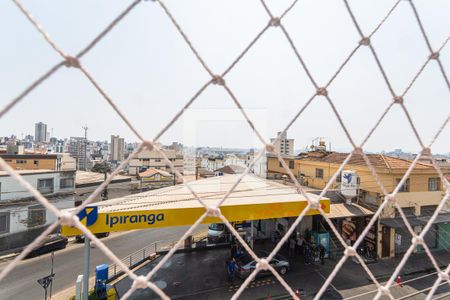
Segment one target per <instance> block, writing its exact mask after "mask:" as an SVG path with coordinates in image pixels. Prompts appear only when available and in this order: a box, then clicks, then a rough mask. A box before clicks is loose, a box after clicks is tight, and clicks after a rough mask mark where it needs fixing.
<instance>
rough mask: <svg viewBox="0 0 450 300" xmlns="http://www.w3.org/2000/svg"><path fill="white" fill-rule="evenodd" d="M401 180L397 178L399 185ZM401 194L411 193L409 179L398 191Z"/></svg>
mask: <svg viewBox="0 0 450 300" xmlns="http://www.w3.org/2000/svg"><path fill="white" fill-rule="evenodd" d="M400 181H401V179H400V178H397V185H398V184H399V183H400ZM398 191H399V192H402V193H404V192H409V178H408V179H406V181H405V183H404V184H403V185H402V186H401V187H400V189H399V190H398Z"/></svg>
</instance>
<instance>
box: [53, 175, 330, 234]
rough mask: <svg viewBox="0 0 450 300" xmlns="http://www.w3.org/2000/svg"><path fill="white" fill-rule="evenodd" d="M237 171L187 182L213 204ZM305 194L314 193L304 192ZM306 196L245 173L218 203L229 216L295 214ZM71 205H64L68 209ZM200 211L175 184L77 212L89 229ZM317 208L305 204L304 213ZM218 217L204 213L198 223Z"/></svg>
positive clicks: (176, 220) (121, 227) (160, 222)
mask: <svg viewBox="0 0 450 300" xmlns="http://www.w3.org/2000/svg"><path fill="white" fill-rule="evenodd" d="M238 176H239V175H225V176H217V177H211V178H208V179H201V180H197V181H193V182H190V183H189V185H190V186H191V187H192V189H193V190H194V191H195V192H196V193H197V195H198V196H199V197H200V198H201V199H202V200H203V201H204V202H206V203H207V204H208V205H212V206H213V205H217V204H218V203H219V201H220V200H221V199H222V198H223V197H224V195H225V194H226V193H227V192H228V190H229V189H230V188H231V187H232V185H233V184H234V183H235V182H236V181H237V179H238ZM307 195H308V197H309V198H310V199H317V198H318V195H315V194H310V193H307ZM320 203H321V206H322V209H323V210H324V211H325V212H326V213H329V212H330V200H329V199H326V198H322V199H321V200H320ZM306 205H307V200H306V199H305V197H304V196H302V195H301V194H298V193H297V191H296V189H295V188H294V187H292V186H288V185H283V184H280V183H277V182H274V181H270V180H266V179H262V178H260V177H256V176H252V175H248V176H246V177H245V178H244V179H243V180H242V181H241V182H240V183H239V184H238V186H237V187H236V188H235V190H234V191H233V192H232V193H231V194H230V196H229V197H228V198H227V200H226V201H225V202H224V203H223V204H222V205H221V206H220V211H221V212H222V214H223V215H224V216H225V217H226V218H227V219H228V221H230V222H238V221H249V220H262V219H273V218H285V217H296V216H298V215H299V214H300V213H301V212H302V211H303V209H305V207H306ZM71 210H74V208H72V209H69V211H71ZM204 213H205V208H204V207H203V206H202V204H201V203H200V202H198V201H197V200H196V199H195V198H194V196H193V195H192V193H191V192H190V191H189V189H188V188H187V187H186V186H185V185H184V184H180V185H175V186H170V187H166V188H161V189H156V190H152V191H148V192H144V193H139V194H133V195H129V196H125V197H121V198H115V199H111V200H107V201H102V202H96V203H93V204H92V205H90V206H88V207H87V208H85V209H84V210H83V211H82V212H81V213H80V214H79V218H80V220H81V222H82V223H83V224H85V225H86V226H88V228H89V229H90V230H91V231H92V232H93V233H101V232H112V231H126V230H135V229H146V228H156V227H169V226H185V225H192V224H193V223H195V221H197V220H198V218H199V217H200V216H201V215H202V214H204ZM316 214H319V211H317V210H309V211H308V212H307V215H316ZM216 222H221V220H220V219H219V218H214V217H207V218H206V219H205V220H204V221H203V223H207V224H208V223H216ZM61 233H62V234H63V235H65V236H73V235H78V234H81V231H80V230H78V229H77V228H74V227H68V226H63V227H62V229H61Z"/></svg>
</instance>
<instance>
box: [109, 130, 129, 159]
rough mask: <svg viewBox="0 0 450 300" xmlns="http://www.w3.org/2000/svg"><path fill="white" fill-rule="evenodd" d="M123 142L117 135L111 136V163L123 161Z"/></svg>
mask: <svg viewBox="0 0 450 300" xmlns="http://www.w3.org/2000/svg"><path fill="white" fill-rule="evenodd" d="M124 150H125V142H124V139H123V138H121V137H119V136H118V135H111V157H110V160H111V161H123V160H124Z"/></svg>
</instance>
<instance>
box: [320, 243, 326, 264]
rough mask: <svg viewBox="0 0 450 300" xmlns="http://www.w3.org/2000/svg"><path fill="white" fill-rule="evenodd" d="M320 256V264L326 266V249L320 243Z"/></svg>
mask: <svg viewBox="0 0 450 300" xmlns="http://www.w3.org/2000/svg"><path fill="white" fill-rule="evenodd" d="M319 256H320V263H321V264H322V265H323V264H325V247H324V245H322V243H320V245H319Z"/></svg>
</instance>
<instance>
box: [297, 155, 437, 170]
mask: <svg viewBox="0 0 450 300" xmlns="http://www.w3.org/2000/svg"><path fill="white" fill-rule="evenodd" d="M348 155H349V153H340V152H305V153H300V154H299V155H298V156H297V159H300V160H310V161H311V160H312V161H320V162H326V163H332V164H341V163H342V162H343V161H344V160H345V159H346V158H347V156H348ZM366 155H367V157H368V159H369V161H370V163H371V164H372V165H373V166H374V167H377V168H387V169H407V168H409V166H410V165H411V163H412V161H411V160H407V159H402V158H397V157H392V156H388V155H384V154H370V153H369V154H366ZM348 165H355V166H366V165H367V164H366V162H365V160H364V158H363V156H362V155H361V154H353V155H352V157H351V158H350V160H349V162H348ZM415 169H433V166H432V165H431V164H428V163H424V162H417V164H416V166H415Z"/></svg>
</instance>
